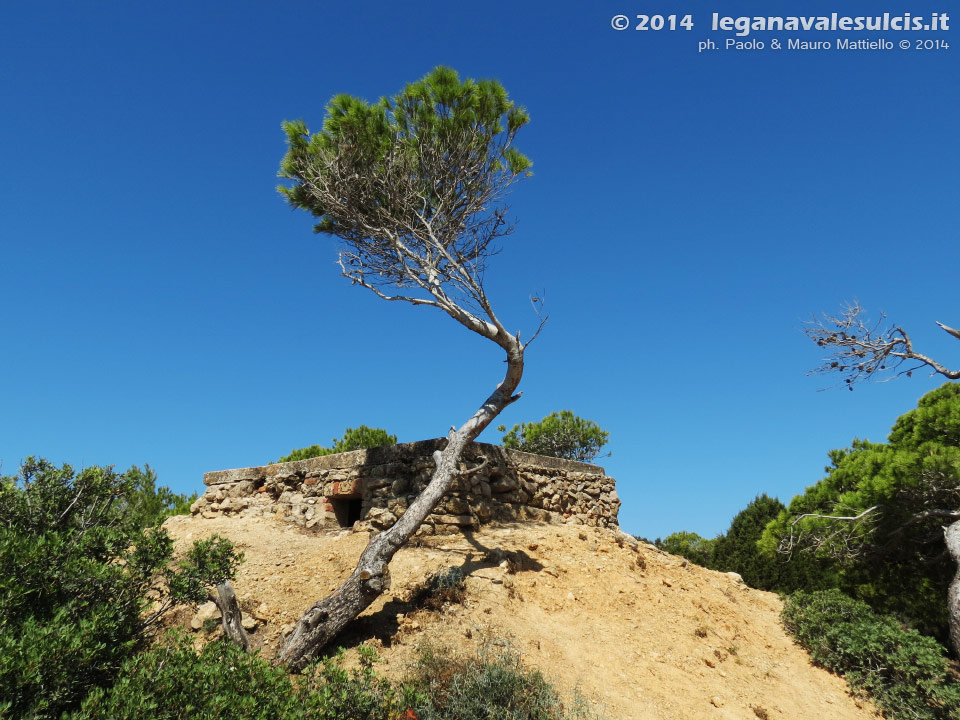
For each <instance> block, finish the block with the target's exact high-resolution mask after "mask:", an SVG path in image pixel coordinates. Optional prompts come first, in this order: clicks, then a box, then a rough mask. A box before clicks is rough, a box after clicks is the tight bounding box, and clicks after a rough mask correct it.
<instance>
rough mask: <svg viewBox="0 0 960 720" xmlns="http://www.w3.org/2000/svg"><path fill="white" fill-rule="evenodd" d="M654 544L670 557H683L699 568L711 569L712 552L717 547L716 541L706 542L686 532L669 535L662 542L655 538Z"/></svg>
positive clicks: (695, 534) (681, 531)
mask: <svg viewBox="0 0 960 720" xmlns="http://www.w3.org/2000/svg"><path fill="white" fill-rule="evenodd" d="M654 544H655V545H656V546H657V547H658V548H660V549H661V550H663V551H664V552H668V553H670V554H671V555H679V556H680V557H685V558H686V559H687V560H689V561H690V562H692V563H696V564H697V565H700V566H701V567H711V562H712V561H713V550H714V548H715V547H716V545H717V539H716V538H714V539H712V540H708V539H707V538H705V537H703V536H701V535H699V534H697V533H695V532H690V531H688V530H680V531H679V532H675V533H670V534H669V535H667V536H666V537H665V538H664V539H663V540H661V539H660V538H657V539H656V541H654Z"/></svg>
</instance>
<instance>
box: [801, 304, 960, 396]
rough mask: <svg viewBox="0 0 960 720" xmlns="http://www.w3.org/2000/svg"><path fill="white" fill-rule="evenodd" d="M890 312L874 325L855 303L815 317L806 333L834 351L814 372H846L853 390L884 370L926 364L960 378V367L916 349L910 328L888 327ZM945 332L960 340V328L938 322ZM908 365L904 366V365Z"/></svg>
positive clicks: (907, 371) (893, 372) (896, 372)
mask: <svg viewBox="0 0 960 720" xmlns="http://www.w3.org/2000/svg"><path fill="white" fill-rule="evenodd" d="M884 320H886V315H884V314H881V315H880V320H879V321H878V322H877V323H875V324H871V323H870V322H869V321H867V320H866V318H865V317H864V311H863V308H862V307H860V304H859V303H857V302H854V303H853V304H852V305H847V307H846V308H844V310H843V312H842V313H841V314H840V315H826V314H824V315H823V317H822V318H819V319H818V318H816V317H814V318H812V319H811V321H810V322H809V323H808V326H807V327H806V328H805V329H804V333H805V334H806V335H807V337H809V338H810V339H811V340H813V341H814V342H815V343H816V344H817V345H818V346H819V347H822V348H826V349H827V350H829V351H830V354H829V355H828V356H827V357H826V358H825V359H824V361H823V363H822V364H821V365H820V366H819V367H817V368H815V369H814V370H812V371H811V373H840V374H841V375H845V376H846V377H845V378H844V383H845V384H846V385H847V387H849V388H850V389H851V390H852V389H853V385H854V384H855V383H857V382H861V381H863V380H869V379H871V378H873V377H876V376H877V375H878V374H882V373H884V372H887V373H890V376H889V377H887V378H886V379H888V380H889V379H891V378H893V377H899V376H901V375H907V376H908V377H909V376H910V375H912V374H913V371H915V370H918V369H920V368H922V367H929V368H930V369H931V370H932V371H933V374H940V375H943V376H944V377H946V378H948V379H950V380H958V379H960V370H950V369H949V368H947V367H945V366H943V365H941V364H940V363H939V362H937V361H936V360H934V359H933V358H931V357H928V356H927V355H924V354H923V353H919V352H917V351H916V350H914V348H913V343H912V342H911V340H910V336H909V335H907V333H906V331H905V330H904V329H903V328H901V327H899V326H896V325H891V326H889V327H884V325H883V322H884ZM937 325H939V326H940V327H941V328H943V330H944V331H946V332H947V333H949V334H950V335H952V336H953V337H955V338H957V339H960V331H957V330H954V329H953V328H950V327H947V326H946V325H944V324H943V323H939V322H938V323H937ZM905 363H906V364H907V365H908V366H907V367H903V366H904V364H905Z"/></svg>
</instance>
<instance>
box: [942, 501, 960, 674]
mask: <svg viewBox="0 0 960 720" xmlns="http://www.w3.org/2000/svg"><path fill="white" fill-rule="evenodd" d="M943 539H944V541H946V544H947V551H948V552H949V553H950V557H951V558H953V562H954V563H955V564H956V565H957V572H956V574H955V575H954V576H953V580H951V581H950V587H949V589H948V590H947V622H948V623H949V625H950V642H951V643H952V644H953V652H954V653H956V655H957V656H958V657H960V520H957V521H956V522H954V523H952V524H950V525H948V526H947V527H945V528H944V529H943Z"/></svg>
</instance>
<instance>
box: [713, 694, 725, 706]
mask: <svg viewBox="0 0 960 720" xmlns="http://www.w3.org/2000/svg"><path fill="white" fill-rule="evenodd" d="M710 704H711V705H713V706H714V707H715V708H722V707H723V698H722V697H720V696H719V695H714V696H713V697H712V698H710Z"/></svg>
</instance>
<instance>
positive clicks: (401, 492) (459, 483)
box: [190, 439, 620, 534]
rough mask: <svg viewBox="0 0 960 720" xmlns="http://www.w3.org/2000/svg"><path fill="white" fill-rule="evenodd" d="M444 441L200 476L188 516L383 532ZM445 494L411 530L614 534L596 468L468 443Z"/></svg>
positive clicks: (606, 487)
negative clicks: (549, 525) (502, 527)
mask: <svg viewBox="0 0 960 720" xmlns="http://www.w3.org/2000/svg"><path fill="white" fill-rule="evenodd" d="M445 444H446V440H444V439H438V440H424V441H421V442H414V443H404V444H401V445H388V446H384V447H378V448H371V449H369V450H355V451H353V452H347V453H338V454H336V455H326V456H324V457H318V458H310V459H309V460H298V461H296V462H288V463H276V464H273V465H266V466H263V467H252V468H243V469H239V470H222V471H219V472H210V473H206V474H205V475H204V477H203V482H204V484H205V485H206V486H207V490H206V492H205V493H204V494H203V496H202V497H200V498H199V499H198V500H197V501H196V502H195V503H194V504H193V506H192V507H191V508H190V511H191V512H192V513H194V514H201V515H203V516H204V517H215V516H216V515H218V514H224V515H239V516H241V517H249V516H271V517H275V518H277V519H282V520H285V521H287V522H291V523H293V524H295V525H298V526H300V527H303V528H306V529H311V530H313V529H315V530H327V529H331V528H337V527H354V528H356V529H364V530H383V529H385V528H387V527H390V526H391V525H393V523H395V522H396V521H397V518H399V517H400V516H401V515H403V513H404V512H405V511H406V509H407V507H408V506H409V505H410V503H412V502H413V500H414V498H416V496H417V495H418V494H419V493H420V491H421V490H422V489H423V488H424V487H425V486H426V484H427V483H428V482H429V481H430V477H431V475H432V473H433V469H434V461H433V453H434V451H436V450H441V449H442V448H443V447H444V446H445ZM481 463H485V464H484V465H483V467H481V468H480V469H478V470H476V471H475V472H471V473H469V474H466V475H463V476H461V477H458V478H456V480H455V481H454V484H453V487H452V488H451V490H450V492H449V493H448V494H447V495H446V496H445V497H444V499H443V500H442V501H441V503H440V505H438V506H437V508H436V509H435V510H434V512H433V513H431V514H430V515H429V516H428V517H427V519H426V521H425V522H424V524H423V527H422V528H421V531H420V532H421V533H424V534H444V533H451V532H457V531H459V530H460V529H465V528H471V527H475V526H478V525H480V524H483V523H487V522H491V521H501V522H503V521H512V520H535V521H539V522H569V523H577V524H581V525H592V526H599V527H617V513H618V511H619V509H620V499H619V498H618V497H617V491H616V488H615V483H614V480H613V478H610V477H607V476H606V475H605V474H604V471H603V468H601V467H597V466H595V465H587V464H585V463H579V462H573V461H570V460H561V459H559V458H552V457H544V456H542V455H532V454H530V453H525V452H519V451H516V450H508V449H506V448H503V447H499V446H496V445H487V444H484V443H473V444H472V445H470V446H469V447H468V448H467V449H466V450H465V451H464V453H463V457H462V458H461V462H460V470H461V471H469V470H472V469H473V468H476V467H477V466H478V465H480V464H481Z"/></svg>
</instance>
